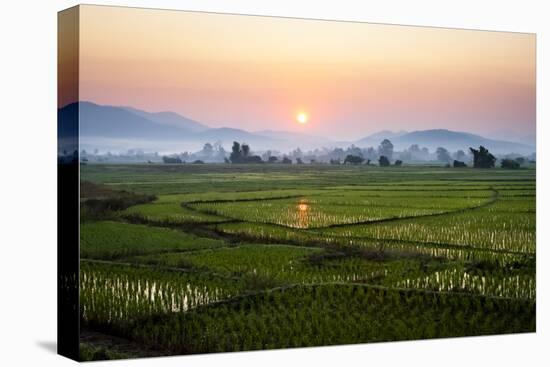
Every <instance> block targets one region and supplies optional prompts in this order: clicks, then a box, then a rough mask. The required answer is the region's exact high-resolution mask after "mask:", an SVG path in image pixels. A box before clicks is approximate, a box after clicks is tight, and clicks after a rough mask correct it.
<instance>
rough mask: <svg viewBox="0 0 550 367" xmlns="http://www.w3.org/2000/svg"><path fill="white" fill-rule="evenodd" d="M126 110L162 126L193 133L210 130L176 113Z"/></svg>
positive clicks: (135, 109) (129, 108)
mask: <svg viewBox="0 0 550 367" xmlns="http://www.w3.org/2000/svg"><path fill="white" fill-rule="evenodd" d="M124 109H126V110H127V111H130V112H132V113H133V114H136V115H138V116H141V117H143V118H146V119H147V120H150V121H153V122H156V123H158V124H161V125H167V126H173V127H177V128H180V129H184V130H187V131H191V132H201V131H205V130H208V126H206V125H204V124H201V123H200V122H197V121H195V120H191V119H189V118H187V117H184V116H182V115H180V114H177V113H175V112H170V111H163V112H147V111H143V110H138V109H137V108H133V107H124Z"/></svg>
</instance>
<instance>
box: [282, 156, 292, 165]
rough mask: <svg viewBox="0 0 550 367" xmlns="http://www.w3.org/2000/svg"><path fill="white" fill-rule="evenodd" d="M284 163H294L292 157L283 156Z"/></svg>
mask: <svg viewBox="0 0 550 367" xmlns="http://www.w3.org/2000/svg"><path fill="white" fill-rule="evenodd" d="M283 163H284V164H292V159H290V158H288V157H284V158H283Z"/></svg>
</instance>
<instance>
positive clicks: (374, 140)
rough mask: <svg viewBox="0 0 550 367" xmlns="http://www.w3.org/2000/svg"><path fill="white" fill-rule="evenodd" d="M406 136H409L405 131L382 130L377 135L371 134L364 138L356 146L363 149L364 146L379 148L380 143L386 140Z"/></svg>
mask: <svg viewBox="0 0 550 367" xmlns="http://www.w3.org/2000/svg"><path fill="white" fill-rule="evenodd" d="M405 134H407V132H406V131H404V130H402V131H398V132H394V131H390V130H382V131H379V132H377V133H374V134H371V135H369V136H367V137H364V138H363V139H360V140H357V141H356V142H355V144H356V145H359V146H361V147H363V146H373V147H377V146H378V145H379V144H380V142H381V141H382V140H384V139H389V140H392V139H395V138H397V137H399V136H401V135H405ZM392 141H393V140H392Z"/></svg>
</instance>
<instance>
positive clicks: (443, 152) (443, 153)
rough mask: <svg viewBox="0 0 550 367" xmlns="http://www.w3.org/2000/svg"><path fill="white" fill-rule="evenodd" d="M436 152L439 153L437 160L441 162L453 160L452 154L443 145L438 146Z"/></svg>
mask: <svg viewBox="0 0 550 367" xmlns="http://www.w3.org/2000/svg"><path fill="white" fill-rule="evenodd" d="M435 154H436V155H437V160H438V161H440V162H445V163H449V161H450V160H451V155H450V154H449V151H448V150H447V149H445V148H443V147H439V148H437V149H436V151H435Z"/></svg>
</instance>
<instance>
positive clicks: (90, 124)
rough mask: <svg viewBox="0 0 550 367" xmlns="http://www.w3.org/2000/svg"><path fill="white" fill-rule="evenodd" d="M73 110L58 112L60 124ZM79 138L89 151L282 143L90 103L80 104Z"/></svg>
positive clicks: (159, 114) (180, 118) (166, 114)
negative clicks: (219, 144) (210, 144)
mask: <svg viewBox="0 0 550 367" xmlns="http://www.w3.org/2000/svg"><path fill="white" fill-rule="evenodd" d="M76 108H77V104H76V103H73V104H70V105H67V106H65V107H63V108H61V109H59V110H58V116H59V121H64V120H65V119H67V118H70V117H71V116H74V110H75V109H76ZM60 125H61V126H65V125H71V124H60ZM71 126H72V125H71ZM71 133H72V134H73V135H74V133H75V132H67V133H66V134H65V135H70V134H71ZM60 134H61V132H60ZM61 135H63V134H61ZM80 136H81V137H82V141H83V145H84V146H86V147H87V148H88V149H90V148H92V147H93V148H94V149H95V148H99V149H103V150H112V151H125V150H127V149H135V148H143V149H147V150H159V151H165V150H167V149H168V150H176V151H183V150H194V149H197V148H199V147H202V145H203V144H204V143H206V142H211V143H214V142H217V141H221V142H222V143H223V144H225V146H226V147H227V148H229V147H230V146H231V144H232V142H233V141H234V140H236V141H240V142H246V143H248V144H250V145H253V146H258V147H259V146H261V147H267V148H275V147H277V146H280V145H281V144H282V142H281V141H280V140H278V139H275V138H270V137H266V136H263V135H257V134H253V133H250V132H247V131H245V130H240V129H233V128H225V127H224V128H209V127H208V126H206V125H204V124H202V123H200V122H197V121H194V120H191V119H188V118H186V117H184V116H181V115H179V114H176V113H173V112H155V113H151V112H146V111H143V110H139V109H135V108H132V107H117V106H104V105H98V104H95V103H92V102H80ZM117 147H118V148H117Z"/></svg>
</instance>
